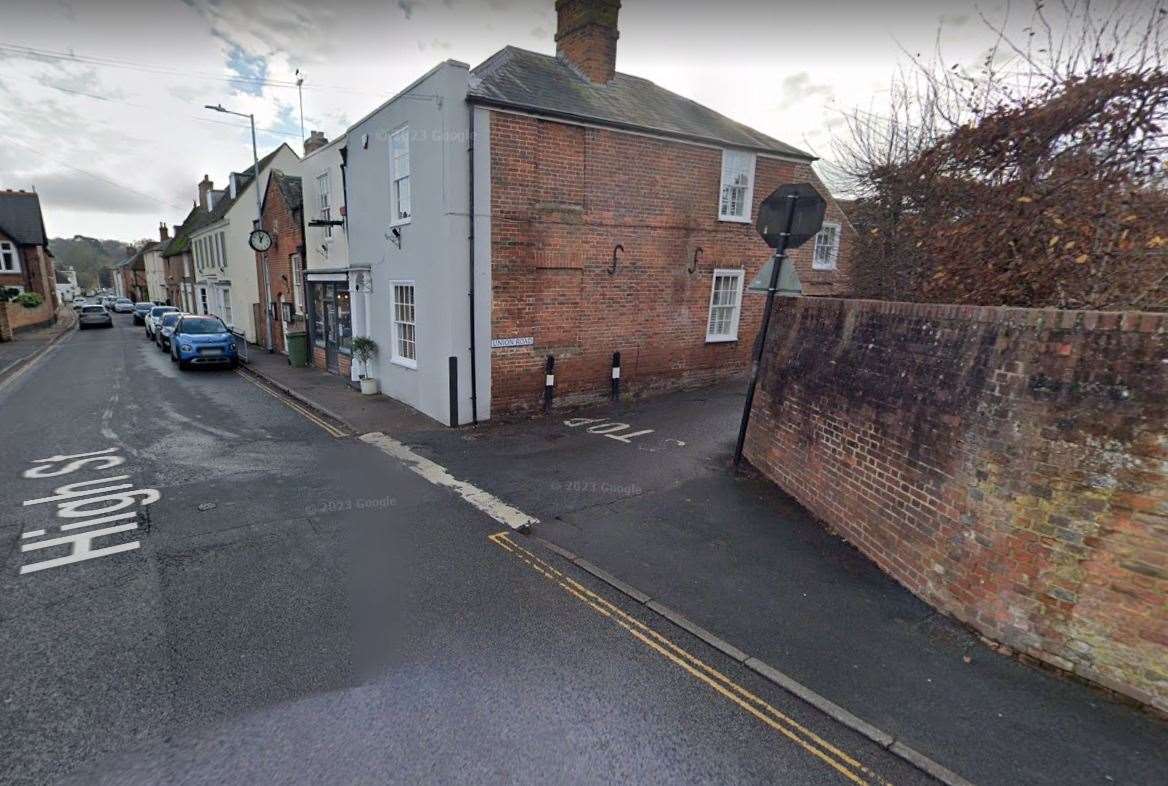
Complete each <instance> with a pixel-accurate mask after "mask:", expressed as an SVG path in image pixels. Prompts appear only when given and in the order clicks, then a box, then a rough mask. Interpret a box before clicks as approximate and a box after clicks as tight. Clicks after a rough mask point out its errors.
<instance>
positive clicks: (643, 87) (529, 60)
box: [469, 46, 815, 161]
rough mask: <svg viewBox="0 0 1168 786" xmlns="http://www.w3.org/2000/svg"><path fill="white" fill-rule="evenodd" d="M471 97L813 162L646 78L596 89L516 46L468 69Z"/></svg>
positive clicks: (564, 66) (621, 78)
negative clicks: (469, 72)
mask: <svg viewBox="0 0 1168 786" xmlns="http://www.w3.org/2000/svg"><path fill="white" fill-rule="evenodd" d="M469 100H471V101H472V102H476V103H483V104H490V105H495V106H502V107H511V108H515V109H524V110H528V111H532V112H537V113H539V114H546V115H549V116H553V117H562V118H564V119H568V120H578V121H583V122H591V123H597V124H601V125H609V126H614V127H618V128H627V129H630V130H639V131H649V132H654V133H658V134H662V135H664V136H675V137H678V138H681V139H688V140H693V141H702V142H711V143H714V144H717V145H722V146H727V147H737V148H743V149H747V150H754V151H758V152H766V153H775V154H779V155H784V156H790V157H793V158H802V159H806V160H808V161H811V160H814V158H815V157H814V156H812V155H811V154H810V153H806V152H804V151H802V150H799V149H798V148H796V147H792V146H791V145H788V144H786V143H784V142H780V141H779V140H777V139H774V138H772V137H769V136H767V135H766V134H763V133H761V132H759V131H755V130H754V129H753V128H750V127H748V126H745V125H743V124H741V123H739V122H736V121H734V120H731V119H730V118H728V117H726V116H725V115H721V114H719V113H717V112H715V111H714V110H713V109H710V108H709V107H705V106H702V105H701V104H699V103H697V102H696V101H691V100H690V99H688V98H685V97H683V96H679V95H678V94H677V93H672V92H670V91H668V90H666V89H665V88H663V87H658V86H657V85H655V84H653V83H652V82H650V81H649V80H648V79H642V78H640V77H636V76H629V75H628V74H620V73H618V74H617V75H616V76H615V77H614V78H613V80H612V81H611V82H609V83H608V84H605V85H598V84H594V83H592V82H590V81H588V80H587V79H586V78H584V76H583V75H581V74H580V72H579V71H577V70H576V69H575V68H573V67H572V66H571V65H569V64H568V63H567V62H565V61H563V60H561V59H559V58H556V57H552V56H551V55H544V54H540V53H539V52H531V51H528V50H526V49H519V48H517V47H513V46H508V47H505V48H503V49H500V50H499V51H498V52H496V53H495V54H493V55H491V56H490V57H489V58H487V59H486V60H485V61H483V62H482V63H481V64H480V65H478V66H477V67H476V68H475V69H474V70H473V71H471V84H470V99H469Z"/></svg>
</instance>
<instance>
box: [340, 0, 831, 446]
mask: <svg viewBox="0 0 1168 786" xmlns="http://www.w3.org/2000/svg"><path fill="white" fill-rule="evenodd" d="M619 9H620V3H619V2H618V0H599V2H587V1H586V0H559V2H557V3H556V12H557V19H558V27H557V31H556V37H555V40H556V52H557V53H556V56H554V57H553V56H549V55H544V54H539V53H536V52H531V51H526V50H523V49H518V48H515V47H506V48H504V49H502V50H500V51H499V52H497V53H495V54H494V55H492V56H491V57H490V58H488V59H487V60H486V61H485V62H483V63H482V64H480V65H479V66H477V67H476V68H474V69H471V68H469V67H468V66H467V65H466V64H464V63H459V62H457V61H446V62H444V63H441V64H439V65H438V66H436V67H435V68H434V69H432V70H431V71H430V72H428V73H427V74H425V75H424V76H422V77H421V78H419V79H418V80H417V81H416V82H415V83H413V84H412V85H410V86H409V87H407V88H406V89H405V90H404V91H402V93H401V94H400V95H398V96H396V97H394V98H393V99H391V100H390V101H388V102H386V103H385V104H384V105H383V106H381V107H379V108H378V109H377V110H375V111H374V112H372V113H371V114H370V115H369V116H367V117H366V118H363V119H362V120H361V121H359V122H357V123H356V124H354V125H353V126H352V127H351V128H350V129H349V130H348V132H347V139H348V143H347V148H346V151H347V152H346V169H345V177H346V182H347V191H346V197H347V208H348V215H347V219H346V222H347V225H346V230H347V233H348V240H349V256H350V263H349V264H350V266H351V267H354V268H357V267H361V268H368V269H369V271H370V284H371V292H372V294H371V295H369V294H368V293H367V295H366V296H368V297H369V298H370V301H369V302H370V306H369V315H370V318H369V319H368V320H362V321H361V322H356V321H355V323H356V324H360V325H361V330H362V331H368V332H369V334H370V335H371V336H372V337H373V338H374V339H375V340H376V341H377V342H378V343H379V345H380V346H381V348H382V350H381V352H380V353H379V356H378V359H377V362H376V364H375V368H373V369H372V370H371V371H372V373H373V374H374V375H376V376H377V377H378V379H379V381H380V383H381V388H382V390H383V391H384V392H386V393H387V394H389V395H391V396H394V397H395V398H398V399H400V400H402V401H404V402H406V403H408V404H410V405H412V406H414V407H416V408H418V409H420V410H422V411H424V412H426V413H427V414H429V415H430V416H432V417H434V418H437V419H439V420H441V421H443V422H447V423H450V422H454V421H458V422H468V421H470V420H476V421H477V420H484V419H486V418H489V417H491V416H492V415H500V414H505V413H513V412H523V411H526V410H530V409H533V408H536V407H538V406H540V403H541V401H542V395H543V390H544V385H545V374H544V370H545V363H546V362H547V358H548V356H552V357H553V358H554V360H555V372H556V376H555V387H556V401H557V403H561V402H579V401H585V400H588V399H594V398H596V397H598V396H603V395H606V394H607V392H608V390H609V388H610V380H611V375H612V373H613V372H612V358H613V353H616V352H620V353H621V358H622V372H621V373H622V378H623V381H624V385H625V388H626V390H629V391H632V392H648V391H658V390H667V389H672V388H678V387H683V386H689V385H699V384H705V383H709V382H713V381H716V380H719V379H723V378H726V377H730V376H734V375H739V374H742V373H743V372H744V371H745V370H746V369H748V368H749V363H750V350H751V346H752V341H753V338H754V336H755V334H756V331H757V328H758V326H759V320H760V318H761V312H762V298H761V297H755V296H752V295H748V294H746V293H745V291H744V289H745V285H746V284H747V283H748V282H750V281H751V279H752V278H753V277H754V276H755V275H756V274H757V273H758V271H759V269H760V268H761V267H762V265H763V264H765V262H766V261H767V260H768V259H769V256H770V250H769V249H768V248H767V246H766V245H765V244H764V243H763V242H762V241H761V240H760V239H759V237H758V236H757V234H756V233H755V231H754V228H753V226H752V223H753V220H754V219H755V218H756V216H757V209H758V205H759V203H760V202H761V201H762V200H763V199H764V198H765V197H766V196H767V195H768V194H769V193H770V192H771V191H772V190H773V189H775V188H776V187H778V186H779V185H780V184H782V183H790V182H809V183H812V184H814V185H815V186H816V187H817V188H818V189H819V191H820V192H821V193H823V194H824V195H825V196H827V197H828V204H829V207H828V211H827V223H826V224H825V226H824V229H823V231H822V232H821V233H820V235H819V237H818V238H816V242H815V243H813V244H812V243H809V244H807V246H805V247H804V248H801V249H800V250H799V251H798V252H796V253H795V254H794V256H793V258H794V261H795V264H796V267H797V269H798V272H799V276H800V279H801V282H802V285H803V291H804V293H805V294H812V295H838V294H843V293H846V292H847V291H848V275H847V264H848V256H847V253H846V252H847V247H848V241H849V238H850V236H851V232H852V230H851V229H850V227H849V226H848V224H847V221H846V219H845V217H844V216H843V214H842V212H841V211H840V210H839V208H838V206H837V205H836V204H835V202H834V201H833V200H831V198H830V195H829V194H828V192H827V189H826V188H824V187H823V185H822V184H821V183H820V181H819V179H818V178H817V177H816V175H815V173H814V171H813V170H812V167H811V164H812V162H813V161H814V157H813V156H811V155H810V154H808V153H806V152H804V151H802V150H799V149H798V148H796V147H793V146H791V145H789V144H786V143H784V142H781V141H779V140H777V139H773V138H771V137H769V136H767V135H765V134H762V133H760V132H758V131H755V130H754V129H751V128H748V127H746V126H744V125H742V124H741V123H737V122H735V121H734V120H731V119H730V118H727V117H725V116H723V115H721V114H719V113H717V112H715V111H714V110H712V109H709V108H707V107H705V106H702V105H700V104H698V103H695V102H694V101H691V100H689V99H687V98H684V97H683V96H680V95H677V94H675V93H672V92H670V91H668V90H665V89H663V88H661V87H659V86H657V85H655V84H654V83H652V82H650V81H648V80H646V79H641V78H639V77H636V76H631V75H627V74H622V73H620V72H618V71H617V70H616V54H617V40H618V37H619V32H618V26H617V20H618V13H619ZM471 216H473V221H472V220H470V217H471ZM452 359H453V361H452ZM452 368H453V369H454V371H453V372H452V371H451V369H452ZM452 377H453V379H452ZM452 382H453V384H452ZM450 391H454V400H451V398H450V395H451V394H450Z"/></svg>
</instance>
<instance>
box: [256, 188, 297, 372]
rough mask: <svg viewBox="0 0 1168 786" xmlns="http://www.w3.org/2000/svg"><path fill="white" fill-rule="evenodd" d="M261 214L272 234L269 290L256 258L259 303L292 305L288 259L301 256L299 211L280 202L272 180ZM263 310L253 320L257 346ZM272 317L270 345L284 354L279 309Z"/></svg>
mask: <svg viewBox="0 0 1168 786" xmlns="http://www.w3.org/2000/svg"><path fill="white" fill-rule="evenodd" d="M263 204H264V213H263V227H264V229H266V230H268V232H270V233H271V234H272V238H273V242H272V247H271V248H270V249H268V252H267V259H268V285H269V288H268V289H267V290H266V291H265V289H264V265H263V261H262V259H263V255H262V254H259V253H257V254H256V279H257V280H258V281H259V286H260V299H261V300H263V299H264V297H265V296H267V295H269V294H270V296H271V300H272V302H273V303H276V302H278V301H279V300H280V295H283V296H284V297H283V299H284V301H285V302H287V303H291V302H292V298H293V287H292V281H293V278H292V255H293V254H297V253H300V254H301V256H303V251H302V249H303V246H304V225H303V224H302V223H301V212H300V209H299V208H297V209H293V208H291V207H290V206H289V205H288V202H287V200H285V199H284V192H282V191H281V190H280V188H279V186H278V185H277V183H276V178H274V177H270V178H268V192H267V195H266V196H265V197H264V203H263ZM266 308H267V304H266V303H262V304H261V307H260V313H259V316H258V317H257V319H258V321H257V322H256V325H258V326H259V327H258V329H259V336H260V338H259V339H258V340H259V341H260V342H261V343H263V342H264V340H265V338H266V336H267V329H268V328H267V326H268V318H267V311H266V310H265V309H266ZM274 308H275V311H274V312H273V313H274V317H273V318H272V342H273V346H274V347H275V350H276V351H277V352H285V351H286V350H285V345H284V325H283V323H282V322H281V319H280V313H279V309H278V308H276V307H274Z"/></svg>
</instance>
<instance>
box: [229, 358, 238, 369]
mask: <svg viewBox="0 0 1168 786" xmlns="http://www.w3.org/2000/svg"><path fill="white" fill-rule="evenodd" d="M228 368H232V369H235V368H239V358H232V359H231V365H229V366H228Z"/></svg>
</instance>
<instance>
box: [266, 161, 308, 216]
mask: <svg viewBox="0 0 1168 786" xmlns="http://www.w3.org/2000/svg"><path fill="white" fill-rule="evenodd" d="M272 182H273V183H275V184H276V187H277V188H279V189H280V193H281V194H282V195H283V197H284V203H285V204H287V205H288V209H289V210H299V209H300V206H301V204H302V203H303V201H304V196H303V193H302V191H301V182H300V178H299V177H297V176H295V175H286V174H284V173H283V172H281V171H280V170H279V169H273V170H272Z"/></svg>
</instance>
